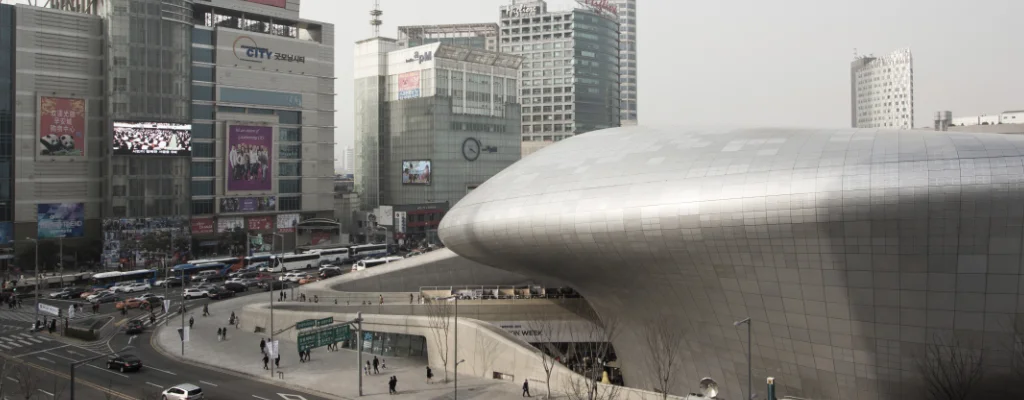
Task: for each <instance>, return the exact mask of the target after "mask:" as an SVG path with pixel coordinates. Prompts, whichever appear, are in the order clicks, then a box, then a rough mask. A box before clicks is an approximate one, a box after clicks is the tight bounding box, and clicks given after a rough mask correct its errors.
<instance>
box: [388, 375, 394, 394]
mask: <svg viewBox="0 0 1024 400" xmlns="http://www.w3.org/2000/svg"><path fill="white" fill-rule="evenodd" d="M388 394H395V377H394V376H392V377H390V378H388Z"/></svg>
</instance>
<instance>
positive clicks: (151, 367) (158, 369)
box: [146, 365, 177, 375]
mask: <svg viewBox="0 0 1024 400" xmlns="http://www.w3.org/2000/svg"><path fill="white" fill-rule="evenodd" d="M146 369H152V370H155V371H160V372H163V373H165V374H168V375H177V374H175V373H173V372H171V371H164V370H162V369H160V368H154V367H153V366H152V365H147V366H146Z"/></svg>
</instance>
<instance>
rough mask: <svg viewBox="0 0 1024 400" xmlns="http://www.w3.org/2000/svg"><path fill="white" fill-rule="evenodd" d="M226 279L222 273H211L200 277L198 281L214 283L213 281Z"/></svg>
mask: <svg viewBox="0 0 1024 400" xmlns="http://www.w3.org/2000/svg"><path fill="white" fill-rule="evenodd" d="M227 279H228V278H227V277H226V276H224V275H211V276H207V277H205V278H203V279H201V280H200V281H199V282H201V283H215V282H224V281H226V280H227Z"/></svg>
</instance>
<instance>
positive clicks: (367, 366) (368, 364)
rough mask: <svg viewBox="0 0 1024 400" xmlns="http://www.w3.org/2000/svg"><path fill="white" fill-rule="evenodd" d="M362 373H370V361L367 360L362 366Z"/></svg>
mask: <svg viewBox="0 0 1024 400" xmlns="http://www.w3.org/2000/svg"><path fill="white" fill-rule="evenodd" d="M363 375H370V362H369V361H367V362H366V365H364V366H363Z"/></svg>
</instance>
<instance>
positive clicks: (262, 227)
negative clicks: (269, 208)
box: [249, 215, 274, 231]
mask: <svg viewBox="0 0 1024 400" xmlns="http://www.w3.org/2000/svg"><path fill="white" fill-rule="evenodd" d="M271 229H274V217H273V216H270V215H267V216H263V217H249V230H250V231H269V230H271Z"/></svg>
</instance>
